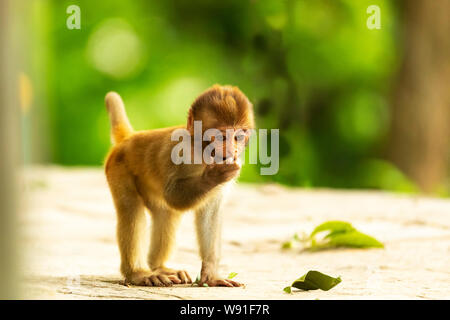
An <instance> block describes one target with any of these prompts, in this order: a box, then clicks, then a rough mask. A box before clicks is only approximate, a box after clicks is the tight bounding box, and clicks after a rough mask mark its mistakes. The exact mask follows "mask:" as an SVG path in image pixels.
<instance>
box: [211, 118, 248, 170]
mask: <svg viewBox="0 0 450 320" xmlns="http://www.w3.org/2000/svg"><path fill="white" fill-rule="evenodd" d="M208 131H209V132H212V134H211V135H210V137H208V138H209V139H210V141H211V143H209V147H208V148H210V149H211V150H212V151H211V156H212V157H213V158H214V161H215V162H216V163H221V162H226V163H234V162H236V161H237V160H238V158H239V156H240V155H241V153H242V152H243V151H244V149H245V147H246V146H247V144H248V141H249V138H250V133H251V131H250V130H248V129H244V128H233V127H227V128H220V129H214V130H212V131H211V130H207V132H206V136H208ZM209 139H208V140H209Z"/></svg>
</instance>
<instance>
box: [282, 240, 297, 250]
mask: <svg viewBox="0 0 450 320" xmlns="http://www.w3.org/2000/svg"><path fill="white" fill-rule="evenodd" d="M294 246H295V245H294V242H293V241H292V240H290V241H286V242H284V243H283V244H282V245H281V248H282V249H292V248H293V247H294Z"/></svg>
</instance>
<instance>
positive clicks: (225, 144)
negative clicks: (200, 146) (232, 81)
mask: <svg viewBox="0 0 450 320" xmlns="http://www.w3.org/2000/svg"><path fill="white" fill-rule="evenodd" d="M194 121H201V123H202V135H203V134H205V136H211V141H212V144H213V145H214V150H213V153H212V154H213V156H214V157H215V158H216V160H217V159H219V160H224V161H225V160H233V161H235V160H237V158H238V157H239V155H240V154H241V153H242V151H243V150H244V149H245V147H246V145H247V144H248V141H249V138H250V134H251V129H253V128H254V126H255V124H254V117H253V105H252V104H251V102H250V101H249V100H248V98H247V97H246V96H245V95H244V94H243V93H242V92H241V90H239V88H237V87H233V86H220V85H214V86H213V87H211V88H209V89H208V90H206V91H205V92H203V93H202V94H201V95H200V96H199V97H198V98H197V99H196V100H195V101H194V103H193V104H192V106H191V108H190V109H189V115H188V121H187V130H188V131H189V132H190V133H191V134H194ZM208 144H209V143H208ZM204 146H205V144H204Z"/></svg>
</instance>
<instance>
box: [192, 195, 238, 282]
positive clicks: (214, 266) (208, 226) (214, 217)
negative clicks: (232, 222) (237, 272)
mask: <svg viewBox="0 0 450 320" xmlns="http://www.w3.org/2000/svg"><path fill="white" fill-rule="evenodd" d="M220 203H221V195H218V196H216V197H214V198H212V199H211V200H209V201H208V202H207V203H206V204H205V205H204V206H203V207H202V208H200V209H198V210H197V211H196V212H195V224H196V228H197V239H198V242H199V247H200V256H201V258H202V270H201V274H200V283H199V285H203V284H204V283H206V284H207V285H208V286H210V287H217V286H225V287H239V286H241V284H240V283H238V282H236V281H233V280H229V279H224V278H221V277H220V276H219V275H218V273H217V270H218V267H219V259H220V245H221V243H220V242H221V224H222V223H221V216H220V212H219V209H220Z"/></svg>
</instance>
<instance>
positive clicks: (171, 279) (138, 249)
mask: <svg viewBox="0 0 450 320" xmlns="http://www.w3.org/2000/svg"><path fill="white" fill-rule="evenodd" d="M105 102H106V108H107V110H108V113H109V117H110V121H111V137H112V140H113V142H114V146H113V147H112V149H111V150H110V152H109V154H108V156H107V159H106V162H105V173H106V177H107V180H108V184H109V188H110V190H111V194H112V197H113V200H114V205H115V208H116V212H117V240H118V244H119V250H120V257H121V265H120V270H121V272H122V274H123V276H124V277H125V281H126V282H127V283H130V284H134V285H146V286H170V285H172V284H179V283H191V282H192V280H191V278H190V276H189V275H188V274H187V272H186V271H183V270H174V269H170V268H167V267H166V261H167V259H168V257H169V254H170V252H171V249H172V247H173V246H174V242H175V233H176V229H177V226H178V224H179V222H180V218H181V215H182V214H183V212H185V211H188V210H192V211H194V213H195V225H196V231H197V239H198V243H199V248H200V256H201V259H202V268H201V274H200V283H199V285H204V284H205V283H206V284H207V285H208V286H210V287H212V286H227V287H237V286H240V285H241V284H240V283H238V282H236V281H232V280H229V279H225V278H222V277H220V276H219V275H218V264H219V255H220V234H221V217H220V205H221V202H222V200H223V196H224V192H225V189H226V186H227V185H228V184H230V183H231V182H232V181H233V180H235V179H236V178H237V176H238V175H239V172H240V168H241V165H240V162H239V156H240V154H241V153H242V151H243V150H244V149H245V147H246V145H247V144H248V140H249V136H250V133H251V129H253V127H254V120H253V106H252V104H251V103H250V101H249V100H248V99H247V97H246V96H245V95H244V94H243V93H242V92H241V91H240V90H239V89H238V88H237V87H231V86H219V85H215V86H213V87H212V88H210V89H208V90H206V91H205V92H204V93H202V94H201V95H200V96H199V97H198V98H197V99H196V100H195V101H194V103H193V104H192V106H191V107H190V109H189V112H188V118H187V123H186V125H185V126H176V127H170V128H163V129H156V130H147V131H138V132H134V131H133V129H132V127H131V125H130V123H129V121H128V118H127V116H126V113H125V108H124V104H123V102H122V99H121V98H120V96H119V95H118V94H117V93H115V92H109V93H108V94H107V95H106V98H105ZM197 121H201V122H200V123H201V133H202V135H203V134H204V133H205V132H207V130H208V129H213V128H214V129H217V130H219V131H215V132H219V133H220V134H219V135H217V134H215V135H213V136H212V137H210V139H208V140H209V142H206V143H205V141H203V140H204V139H202V137H200V139H201V140H202V141H200V142H199V141H198V137H197V136H196V135H195V132H194V129H195V128H194V127H195V125H196V124H198V123H199V122H197ZM177 129H180V130H183V129H184V132H187V133H189V137H190V138H189V139H191V140H190V142H192V143H190V144H189V146H190V152H191V155H192V157H191V158H194V155H195V152H196V151H195V150H194V149H195V147H194V146H196V145H197V146H200V151H202V150H205V149H206V148H207V147H209V148H211V147H210V146H212V147H213V148H212V151H211V157H212V158H214V159H215V160H217V159H219V161H213V162H212V161H205V160H208V157H206V158H205V157H201V160H200V161H193V163H180V164H175V163H174V161H173V159H172V150H173V148H174V147H175V146H176V145H177V144H178V143H179V141H177V140H175V141H173V140H174V139H173V138H172V133H174V131H176V130H177ZM184 151H185V149H183V152H184ZM211 157H210V158H209V160H211ZM146 209H147V210H148V212H149V213H150V215H151V218H152V230H151V235H150V250H149V253H148V255H147V252H148V250H147V248H146V243H147V241H146V240H147V239H146V234H147V232H146V227H147V224H146V212H145V211H146Z"/></svg>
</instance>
